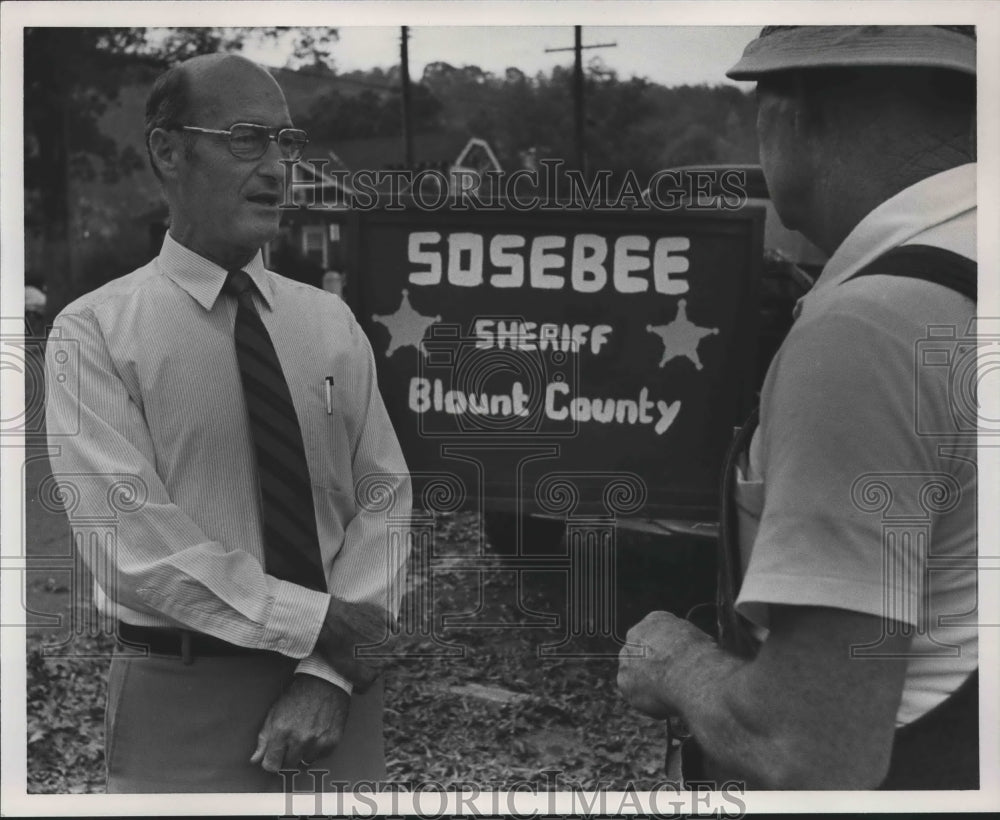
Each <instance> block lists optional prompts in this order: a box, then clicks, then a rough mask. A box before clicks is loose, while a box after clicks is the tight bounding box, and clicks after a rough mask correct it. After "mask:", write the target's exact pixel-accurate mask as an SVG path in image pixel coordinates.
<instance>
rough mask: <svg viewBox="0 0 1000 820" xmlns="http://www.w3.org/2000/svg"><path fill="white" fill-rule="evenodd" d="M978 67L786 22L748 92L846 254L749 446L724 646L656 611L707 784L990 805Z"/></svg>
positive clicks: (761, 42) (942, 52) (754, 55)
mask: <svg viewBox="0 0 1000 820" xmlns="http://www.w3.org/2000/svg"><path fill="white" fill-rule="evenodd" d="M975 54H976V49H975V34H974V30H972V27H966V26H919V27H917V26H913V27H910V26H845V27H827V26H820V27H798V26H772V27H768V28H765V29H764V30H763V31H762V32H761V34H760V36H759V37H758V38H757V39H756V40H754V41H753V42H752V43H750V45H748V46H747V48H746V51H745V53H744V55H743V58H742V59H741V60H740V62H739V63H738V64H737V65H736V66H735V67H734V68H733V69H732V70H731V71H730V72H729V75H728V76H730V77H732V78H734V79H741V80H756V81H757V99H758V117H757V131H758V136H759V140H760V153H761V164H762V166H763V170H764V174H765V177H766V179H767V183H768V187H769V190H770V194H771V197H772V200H773V202H774V205H775V208H776V210H777V212H778V214H779V215H780V217H781V219H782V222H783V223H784V224H785V225H786V226H787V227H789V228H794V229H797V230H799V231H801V232H802V233H803V234H804V235H805V236H806V237H807V238H809V239H810V240H811V241H812V242H814V243H815V244H816V245H817V246H819V247H820V248H821V249H823V250H824V251H825V252H826V253H827V254H829V255H830V259H829V262H828V263H827V265H826V266H825V268H824V270H823V272H822V274H821V276H820V277H819V279H818V280H817V282H816V285H815V287H814V288H813V289H812V290H811V292H810V293H809V294H807V295H806V296H805V297H804V298H803V299H802V300H801V301H800V303H799V304H798V305H797V307H796V321H795V323H794V325H793V327H792V329H791V331H790V333H789V335H788V337H787V339H786V340H785V343H784V344H783V346H782V348H781V350H780V351H779V352H778V354H777V356H776V357H775V359H774V361H773V362H772V365H771V368H770V370H769V372H768V375H767V378H766V381H765V383H764V387H763V391H762V394H761V400H760V408H759V418H760V422H759V426H758V427H757V428H756V431H755V432H754V433H753V438H752V441H751V443H750V446H749V450H748V452H745V451H743V452H741V450H742V448H741V447H740V446H739V445H736V446H735V447H734V456H735V457H734V458H733V459H732V461H733V462H734V464H733V469H734V471H735V472H733V473H727V479H728V481H729V482H731V483H732V484H733V485H734V486H735V490H734V495H735V498H734V499H725V500H724V503H725V504H726V507H724V511H723V520H722V525H723V526H722V528H723V530H726V529H728V526H727V525H728V524H729V523H730V517H732V518H733V519H735V523H736V524H737V529H738V553H739V554H738V555H737V556H736V557H735V558H733V559H732V560H728V559H727V555H728V553H727V552H725V551H723V552H722V553H721V556H720V557H721V559H722V564H723V567H722V569H723V570H724V572H723V574H722V576H721V578H720V584H721V589H722V592H723V596H722V597H723V601H725V592H726V590H727V587H731V588H732V589H733V591H734V592H735V590H736V588H737V587H738V592H739V594H738V598H737V599H736V601H735V607H736V610H735V612H733V611H725V610H724V611H723V612H722V613H720V615H721V617H720V641H719V643H718V644H717V643H716V642H715V641H713V640H712V639H710V638H709V637H708V636H707V635H705V634H704V633H702V632H700V631H698V630H697V629H695V628H694V627H693V626H692V625H691V624H689V623H688V622H686V621H682V620H679V619H677V618H674V617H673V616H671V615H668V614H667V613H662V612H660V613H651V614H650V615H648V616H647V617H646V619H645V620H643V621H642V622H641V623H640V624H638V625H637V626H636V627H635V628H634V629H632V630H631V631H630V632H629V635H628V639H629V641H630V642H631V643H633V644H639V645H640V646H642V647H644V649H645V657H641V658H640V657H632V653H633V652H634V648H632V647H629V648H627V650H626V651H623V654H622V659H621V662H620V668H619V686H620V688H621V689H622V691H623V693H624V695H625V697H626V698H627V699H628V700H629V701H630V702H631V703H632V704H633V705H634V706H636V707H637V708H639V709H641V710H642V711H644V712H647V713H648V714H651V715H653V716H657V717H666V716H679V717H680V718H681V719H682V721H683V723H684V724H685V725H686V726H687V728H688V729H689V731H690V732H691V738H690V739H689V741H688V742H687V743H685V745H684V749H683V752H684V760H683V773H684V776H685V778H687V779H702V780H706V781H715V782H721V781H725V780H729V779H734V780H741V781H744V782H746V783H747V784H748V785H749V786H751V787H758V788H794V789H815V788H833V789H863V788H875V787H882V788H897V789H899V788H902V789H910V788H924V789H927V788H977V787H978V780H979V770H978V713H977V704H978V695H977V687H978V672H977V669H978V660H977V630H976V609H977V604H976V487H977V485H976V461H975V459H976V450H975V447H976V443H975V427H976V422H975V415H976V406H975V400H974V397H972V398H971V399H970V396H969V395H968V390H967V389H966V388H967V387H968V381H969V379H972V380H973V382H974V378H975V356H974V352H973V353H972V354H971V357H970V354H969V351H970V350H972V351H974V345H966V346H965V347H963V346H962V345H963V338H964V337H966V335H967V334H968V333H970V332H972V330H971V326H970V321H971V320H972V318H973V316H974V314H975V301H974V300H975V291H974V286H975V259H976V242H975V237H976V233H975V230H976V187H975V183H976V166H975ZM966 341H967V340H966ZM970 418H971V421H970ZM734 552H735V550H734ZM730 565H731V566H730ZM729 569H731V570H732V573H731V574H727V572H728V570H729ZM741 570H742V578H740V577H739V576H740V575H741ZM740 582H741V583H740ZM628 650H632V652H629V651H628Z"/></svg>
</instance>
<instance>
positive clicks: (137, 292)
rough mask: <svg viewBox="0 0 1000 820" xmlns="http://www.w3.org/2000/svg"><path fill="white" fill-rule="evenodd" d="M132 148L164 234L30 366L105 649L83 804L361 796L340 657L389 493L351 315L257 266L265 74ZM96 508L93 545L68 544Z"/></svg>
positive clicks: (155, 114)
mask: <svg viewBox="0 0 1000 820" xmlns="http://www.w3.org/2000/svg"><path fill="white" fill-rule="evenodd" d="M145 131H146V145H147V148H148V151H149V157H150V162H151V164H152V167H153V170H154V171H155V173H156V175H157V177H158V178H159V179H160V181H161V183H162V188H163V192H164V195H165V197H166V199H167V203H168V205H169V209H170V215H171V221H170V229H169V232H168V234H167V236H166V237H165V238H164V241H163V246H162V248H161V250H160V253H159V255H158V256H157V257H156V258H155V259H153V260H152V261H151V262H150V263H149V264H147V265H145V266H143V267H142V268H139V269H138V270H136V271H134V272H133V273H131V274H129V275H127V276H124V277H122V278H120V279H116V280H114V281H112V282H110V283H109V284H107V285H105V286H104V287H101V288H99V289H97V290H96V291H93V292H91V293H88V294H86V295H84V296H83V297H81V298H80V299H77V300H76V301H75V302H73V303H72V304H71V305H69V306H68V307H67V308H66V309H65V310H64V311H63V312H62V313H61V314H60V316H59V317H58V319H57V320H56V322H55V328H56V330H55V331H54V332H56V333H58V334H59V338H61V339H62V340H63V341H64V343H72V344H73V345H75V349H76V350H78V351H79V361H78V366H79V373H78V377H79V378H78V379H74V378H70V379H66V378H64V377H63V374H64V373H65V367H64V366H63V367H60V366H59V364H60V362H59V361H58V360H57V359H55V358H53V357H55V356H57V355H59V354H58V353H57V352H56V351H55V350H54V348H53V349H52V351H51V352H50V354H49V355H50V360H49V362H48V367H47V370H48V376H49V378H48V384H47V389H48V399H47V424H48V430H49V434H50V436H51V437H52V438H51V440H52V443H53V445H54V446H55V448H57V449H55V450H54V452H53V456H52V461H53V469H54V472H55V474H56V475H57V478H58V480H59V482H60V485H61V487H62V489H63V490H64V498H65V499H66V500H67V506H68V511H69V513H70V521H71V524H73V526H74V528H81V527H82V528H83V530H81V531H80V532H78V533H77V538H78V539H79V544H80V548H81V550H82V551H83V552H84V558H85V559H86V560H87V561H88V563H89V565H90V568H91V569H92V571H93V573H94V576H95V582H96V586H95V597H96V601H97V605H98V607H99V609H100V610H101V611H102V612H103V613H104V614H105V615H106V616H108V617H111V618H114V619H117V622H118V627H117V633H118V637H119V639H120V640H121V641H122V642H123V644H124V645H125V651H123V652H119V653H117V654H116V656H115V657H114V659H113V660H112V664H111V672H110V678H109V685H108V707H107V735H106V754H105V759H106V763H107V769H108V791H109V792H206V791H216V792H236V791H277V790H281V789H282V788H283V786H284V785H285V782H284V780H283V778H282V776H281V775H280V774H279V770H299V769H301V768H303V767H310V768H311V769H313V770H314V771H318V772H320V773H321V776H319V777H314V778H313V779H310V777H309V776H308V775H302V776H301V777H299V778H297V779H296V781H295V782H294V784H293V787H294V788H295V789H296V790H303V789H308V790H312V789H313V788H324V789H331V788H338V783H339V784H340V785H339V788H343V787H344V784H350V783H354V782H357V781H358V780H376V779H380V778H384V776H385V763H384V754H383V743H382V696H381V688H380V686H381V683H380V682H375V683H374V684H373V680H374V678H375V677H376V675H377V671H378V670H377V668H376V666H375V664H374V662H373V661H370V660H365V659H363V658H360V657H359V655H358V653H356V652H355V650H356V648H357V647H358V646H360V645H364V644H379V643H380V641H382V640H383V639H385V638H386V637H387V635H386V625H387V623H388V622H389V621H390V620H391V618H392V615H391V613H393V612H395V611H396V610H397V608H398V605H399V594H400V587H401V578H402V573H403V566H404V563H405V560H406V557H407V538H406V535H405V527H406V526H407V524H408V517H409V511H410V484H409V478H408V476H407V474H406V465H405V463H404V461H403V457H402V454H401V452H400V448H399V444H398V442H397V440H396V437H395V435H394V433H393V429H392V426H391V424H390V422H389V419H388V416H387V414H386V411H385V407H384V406H383V403H382V399H381V397H380V396H379V392H378V388H377V383H376V377H375V366H374V358H373V356H372V351H371V347H370V345H369V344H368V341H367V339H366V338H365V335H364V334H363V333H362V331H361V329H360V328H359V326H358V324H357V322H356V321H355V319H354V317H353V315H352V314H351V312H350V311H349V310H348V309H347V308H346V306H345V305H344V303H343V302H342V301H341V300H340V299H339V298H338V297H336V296H334V295H332V294H329V293H327V292H325V291H322V290H319V289H318V288H315V287H310V286H308V285H304V284H301V283H299V282H294V281H292V280H290V279H286V278H284V277H282V276H279V275H277V274H275V273H272V272H270V271H268V270H266V269H265V267H264V264H263V262H262V257H261V247H262V246H263V245H264V244H266V243H267V242H269V241H270V240H271V239H273V238H274V237H275V236H276V235H277V233H278V224H279V220H280V210H279V205H280V203H281V202H282V201H283V196H282V193H283V179H284V169H283V167H282V161H285V160H296V159H298V158H299V156H300V155H301V152H302V148H303V146H304V145H305V143H306V141H307V138H306V135H305V133H304V132H303V131H300V130H297V129H295V128H294V127H293V126H292V122H291V119H290V117H289V113H288V107H287V105H286V103H285V98H284V95H283V94H282V92H281V89H280V88H279V87H278V85H277V83H276V82H275V81H274V78H273V77H272V76H271V75H270V74H269V73H268V72H267V71H265V70H264V69H262V68H261V67H259V66H257V65H255V64H253V63H251V62H250V61H248V60H246V59H244V58H242V57H239V56H234V55H221V54H219V55H208V56H203V57H197V58H195V59H192V60H189V61H187V62H185V63H182V64H180V65H178V66H176V67H174V68H172V69H170V70H168V71H167V72H166V73H164V74H163V75H162V76H160V77H159V79H157V81H156V83H155V84H154V86H153V89H152V92H151V94H150V97H149V100H148V102H147V108H146V128H145ZM64 349H65V344H64V346H63V347H62V348H60V350H64ZM77 382H78V384H79V396H78V397H77V396H76V395H75V393H74V391H73V390H72V389H71V385H72V384H73V383H77ZM109 512H111V513H113V514H114V519H115V530H114V537H113V538H112V537H110V536H109V537H106V538H105V537H102V538H100V539H94V540H89V541H88V540H87V538H86V531H87V530H86V528H87V522H88V521H89V522H92V521H93V520H95V517H97V519H98V520H99V519H100V517H102V516H103V517H104V518H107V516H108V514H109ZM320 779H321V780H322V783H319V782H317V780H320Z"/></svg>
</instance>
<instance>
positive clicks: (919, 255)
mask: <svg viewBox="0 0 1000 820" xmlns="http://www.w3.org/2000/svg"><path fill="white" fill-rule="evenodd" d="M978 272H979V266H978V265H977V264H976V263H975V262H973V261H972V260H971V259H968V258H966V257H964V256H962V255H961V254H957V253H954V252H953V251H946V250H945V249H944V248H936V247H934V246H933V245H900V246H899V247H898V248H893V249H892V250H891V251H888V252H887V253H884V254H883V255H882V256H880V257H879V258H878V259H876V260H875V261H874V262H872V263H871V264H869V265H866V266H865V267H863V268H862V269H861V270H859V271H858V272H857V273H855V274H854V275H853V276H851V277H849V278H848V279H847V280H845V281H848V282H849V281H850V280H851V279H857V278H858V277H859V276H872V275H878V276H905V277H908V278H910V279H922V280H923V281H925V282H933V283H934V284H935V285H943V286H944V287H946V288H950V289H951V290H954V291H957V292H958V293H961V294H962V295H963V296H965V297H966V298H967V299H971V300H972V301H973V302H975V301H977V297H978V287H977V283H976V278H977V274H978Z"/></svg>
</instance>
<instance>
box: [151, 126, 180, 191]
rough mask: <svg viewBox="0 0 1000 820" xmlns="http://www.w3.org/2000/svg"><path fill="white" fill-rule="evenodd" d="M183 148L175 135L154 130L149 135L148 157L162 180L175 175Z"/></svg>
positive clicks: (164, 130)
mask: <svg viewBox="0 0 1000 820" xmlns="http://www.w3.org/2000/svg"><path fill="white" fill-rule="evenodd" d="M183 154H184V146H183V144H182V143H181V140H180V139H178V135H177V134H176V133H172V132H170V131H167V130H166V129H165V128H154V129H153V130H152V131H151V132H150V134H149V155H150V156H151V157H152V159H153V162H154V163H155V164H156V167H157V168H158V169H159V170H160V174H161V176H163V178H164V179H169V178H171V177H174V176H176V175H177V171H178V166H179V165H180V163H181V161H182V160H183Z"/></svg>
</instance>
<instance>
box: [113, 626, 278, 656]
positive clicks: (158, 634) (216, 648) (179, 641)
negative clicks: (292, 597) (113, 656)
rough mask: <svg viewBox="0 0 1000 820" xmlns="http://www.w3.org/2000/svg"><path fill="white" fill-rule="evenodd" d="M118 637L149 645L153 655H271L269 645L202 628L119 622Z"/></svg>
mask: <svg viewBox="0 0 1000 820" xmlns="http://www.w3.org/2000/svg"><path fill="white" fill-rule="evenodd" d="M118 639H119V640H120V641H121V642H122V643H127V644H132V645H135V646H138V647H142V648H145V649H148V650H149V651H150V652H151V653H153V654H154V655H173V656H176V657H178V658H183V659H184V661H185V663H189V662H190V661H191V660H192V659H193V658H195V657H225V656H231V655H264V654H267V655H271V654H274V653H272V652H269V651H268V650H266V649H251V648H249V647H246V646H237V645H236V644H234V643H229V642H228V641H224V640H221V639H220V638H213V637H212V636H211V635H206V634H204V633H203V632H192V631H191V630H189V629H174V628H172V627H159V626H135V625H133V624H127V623H125V622H124V621H119V622H118Z"/></svg>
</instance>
